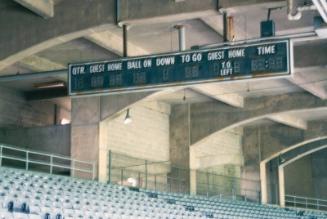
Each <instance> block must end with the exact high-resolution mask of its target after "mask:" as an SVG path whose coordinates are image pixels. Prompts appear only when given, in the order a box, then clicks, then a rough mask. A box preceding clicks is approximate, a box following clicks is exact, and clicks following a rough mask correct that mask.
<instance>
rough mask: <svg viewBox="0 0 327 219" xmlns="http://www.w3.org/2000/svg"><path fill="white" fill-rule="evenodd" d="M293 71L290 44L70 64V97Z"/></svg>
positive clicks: (283, 41)
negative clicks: (291, 68) (290, 59)
mask: <svg viewBox="0 0 327 219" xmlns="http://www.w3.org/2000/svg"><path fill="white" fill-rule="evenodd" d="M289 65H290V62H289V41H288V40H281V41H275V42H260V43H251V44H243V45H236V46H229V47H222V48H212V49H206V50H192V51H185V52H180V53H171V54H163V55H155V56H145V57H137V58H125V59H121V60H115V61H104V62H94V63H85V64H71V65H69V93H70V95H82V94H93V93H103V92H107V93H112V92H123V91H125V90H128V91H131V90H146V89H149V88H156V87H167V86H174V85H183V84H196V83H202V82H209V81H219V80H238V79H245V78H254V77H273V76H281V75H289V74H290V66H289Z"/></svg>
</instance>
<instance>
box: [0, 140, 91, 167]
mask: <svg viewBox="0 0 327 219" xmlns="http://www.w3.org/2000/svg"><path fill="white" fill-rule="evenodd" d="M0 147H1V148H6V149H9V150H14V151H20V152H28V153H33V154H38V155H44V156H52V157H56V158H60V159H63V160H70V161H76V162H79V163H87V164H89V163H91V162H87V161H83V160H78V159H74V158H71V157H68V156H64V155H56V154H50V153H44V152H39V151H31V150H27V149H22V148H18V147H14V146H8V145H7V146H6V145H4V144H0Z"/></svg>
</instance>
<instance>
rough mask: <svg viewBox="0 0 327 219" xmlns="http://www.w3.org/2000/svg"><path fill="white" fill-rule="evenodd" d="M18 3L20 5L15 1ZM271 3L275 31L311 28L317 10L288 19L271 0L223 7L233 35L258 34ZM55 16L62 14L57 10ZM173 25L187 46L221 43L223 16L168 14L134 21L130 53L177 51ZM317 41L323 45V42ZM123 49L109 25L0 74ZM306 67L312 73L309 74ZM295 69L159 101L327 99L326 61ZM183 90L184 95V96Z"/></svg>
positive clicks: (25, 85)
mask: <svg viewBox="0 0 327 219" xmlns="http://www.w3.org/2000/svg"><path fill="white" fill-rule="evenodd" d="M53 2H54V4H55V6H57V5H59V4H63V3H64V0H54V1H53ZM17 7H21V6H18V5H17ZM273 7H280V9H276V10H274V11H272V14H271V17H272V19H273V20H274V21H275V23H276V30H277V34H279V35H280V34H290V33H298V32H308V31H312V30H313V26H312V22H313V17H314V16H315V15H317V11H308V12H304V13H303V17H302V18H301V19H300V20H298V21H289V20H288V19H287V12H286V1H271V3H261V4H255V5H243V6H242V7H232V8H228V9H227V13H228V15H229V16H232V17H233V18H234V25H235V26H234V32H235V39H236V40H242V39H251V38H257V37H259V35H260V34H259V27H260V22H261V21H262V20H265V19H266V17H267V11H268V8H273ZM21 13H23V12H21ZM55 16H60V15H56V14H55ZM40 19H42V18H40ZM44 22H47V21H46V20H45V21H44ZM176 24H184V25H185V26H186V33H187V34H186V41H187V43H186V44H187V48H191V47H192V46H195V45H207V44H217V43H221V42H222V37H221V35H222V16H221V15H220V14H219V13H215V14H210V15H208V16H203V17H200V18H192V19H184V20H178V21H176V20H173V19H171V20H169V19H168V20H165V22H152V23H143V24H142V23H138V24H137V25H132V26H131V28H130V29H129V33H128V40H129V54H130V55H132V56H133V55H145V54H154V53H162V52H171V51H176V50H177V49H178V36H177V31H176V30H175V29H174V28H173V27H174V25H176ZM319 43H320V44H324V41H321V42H319ZM121 53H122V29H121V28H119V27H118V26H116V27H110V28H107V29H101V31H98V32H96V31H95V32H92V33H91V34H89V35H85V36H84V37H83V38H77V39H72V40H70V41H68V42H64V43H62V44H59V45H56V46H53V47H50V48H48V49H45V50H43V51H40V52H37V53H35V54H33V55H30V56H28V57H26V58H24V59H21V60H20V61H18V62H17V63H15V64H13V65H10V66H9V67H7V68H5V69H3V70H1V71H0V75H16V74H24V73H33V72H44V71H52V70H58V69H64V68H67V65H68V64H69V63H78V62H88V61H97V60H111V59H117V58H118V57H120V56H121ZM326 64H327V63H326ZM306 72H309V73H310V76H309V77H308V76H307V74H306ZM296 73H297V74H295V76H296V77H295V78H294V80H288V79H269V80H260V81H250V82H248V81H240V82H237V83H212V84H208V85H203V86H201V85H198V86H190V87H187V88H181V89H179V90H177V91H176V92H173V93H170V94H165V95H163V96H159V97H157V100H158V101H163V102H167V103H172V104H175V103H183V102H201V101H212V100H215V101H221V102H223V103H226V104H229V105H232V106H235V107H243V106H244V99H246V98H255V97H260V96H274V95H279V94H283V93H293V92H309V93H311V94H313V95H315V96H317V98H324V97H325V96H326V98H327V95H326V90H327V89H326V87H327V83H326V81H327V69H326V68H325V67H324V66H320V67H318V68H314V69H303V68H299V69H296ZM295 79H296V80H295ZM58 80H60V81H64V82H66V81H67V77H65V76H62V77H45V78H42V79H32V80H22V81H13V82H6V83H5V84H4V83H0V86H7V87H11V88H14V89H17V90H21V91H33V90H35V84H37V83H44V82H51V81H58ZM184 94H185V96H186V100H184V99H183V97H184ZM308 119H309V118H308Z"/></svg>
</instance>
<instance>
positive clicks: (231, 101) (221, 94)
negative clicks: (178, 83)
mask: <svg viewBox="0 0 327 219" xmlns="http://www.w3.org/2000/svg"><path fill="white" fill-rule="evenodd" d="M191 89H192V90H194V91H196V92H199V93H201V94H204V95H206V96H208V97H211V98H213V99H215V100H218V101H220V102H223V103H226V104H227V105H230V106H233V107H238V108H243V107H244V97H243V96H241V95H239V94H237V93H231V92H228V91H227V90H226V89H224V88H222V87H220V86H219V85H213V84H203V85H198V86H195V87H192V88H191Z"/></svg>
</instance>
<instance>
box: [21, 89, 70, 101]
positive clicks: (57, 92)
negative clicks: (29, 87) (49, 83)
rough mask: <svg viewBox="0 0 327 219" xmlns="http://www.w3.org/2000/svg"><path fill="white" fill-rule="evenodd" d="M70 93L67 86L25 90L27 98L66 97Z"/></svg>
mask: <svg viewBox="0 0 327 219" xmlns="http://www.w3.org/2000/svg"><path fill="white" fill-rule="evenodd" d="M67 95H68V92H67V88H66V87H59V88H51V89H41V90H33V91H26V92H24V96H25V99H26V100H46V99H54V98H59V97H66V96H67Z"/></svg>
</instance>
